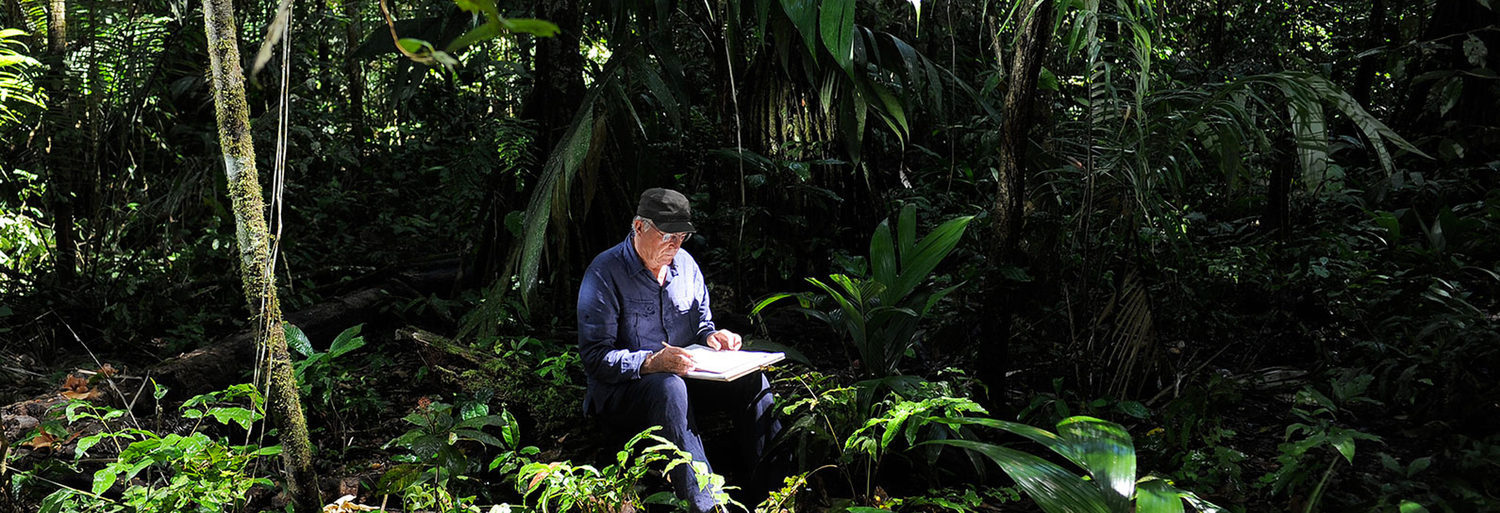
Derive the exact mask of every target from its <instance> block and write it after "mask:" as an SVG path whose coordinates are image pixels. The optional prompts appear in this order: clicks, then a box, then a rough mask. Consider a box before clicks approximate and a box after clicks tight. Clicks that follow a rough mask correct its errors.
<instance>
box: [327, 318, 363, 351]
mask: <svg viewBox="0 0 1500 513" xmlns="http://www.w3.org/2000/svg"><path fill="white" fill-rule="evenodd" d="M364 327H365V325H363V324H356V325H354V326H351V327H350V328H349V329H346V330H344V331H343V332H342V333H339V336H337V337H334V339H333V344H330V345H329V346H328V357H329V358H338V357H340V356H343V355H344V354H345V353H348V352H350V351H353V350H355V349H359V348H361V347H364V346H365V338H364V337H361V336H359V332H360V330H362V329H364Z"/></svg>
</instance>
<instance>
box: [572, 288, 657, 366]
mask: <svg viewBox="0 0 1500 513" xmlns="http://www.w3.org/2000/svg"><path fill="white" fill-rule="evenodd" d="M606 280H607V278H606V277H605V276H604V274H603V272H602V271H601V270H600V269H598V268H592V267H591V268H590V269H589V270H588V272H587V273H585V274H584V277H583V283H582V284H581V285H580V286H579V288H578V353H579V357H580V359H582V360H583V370H584V372H587V373H588V375H589V377H590V378H592V379H593V380H595V381H598V382H601V383H619V382H621V381H626V380H630V379H637V378H640V376H641V364H642V363H644V362H645V361H646V356H648V355H650V354H651V352H650V351H632V350H628V349H619V348H617V347H616V341H617V340H618V339H617V337H618V334H619V322H620V298H619V296H618V295H617V294H615V292H614V290H613V287H611V286H610V285H609V282H608V281H606Z"/></svg>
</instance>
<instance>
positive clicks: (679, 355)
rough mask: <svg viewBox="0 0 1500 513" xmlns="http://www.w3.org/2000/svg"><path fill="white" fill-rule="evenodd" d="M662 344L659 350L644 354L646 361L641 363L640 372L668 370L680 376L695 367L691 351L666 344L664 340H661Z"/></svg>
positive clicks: (649, 372)
mask: <svg viewBox="0 0 1500 513" xmlns="http://www.w3.org/2000/svg"><path fill="white" fill-rule="evenodd" d="M662 346H664V347H662V348H661V350H660V351H657V352H655V353H651V354H649V355H647V356H646V361H645V362H642V363H641V374H651V373H656V372H670V373H672V374H676V375H679V376H681V375H683V374H687V373H688V372H691V371H692V370H693V369H695V368H696V366H695V365H693V355H692V353H689V352H687V350H686V349H683V348H680V347H677V346H673V345H667V343H666V342H662Z"/></svg>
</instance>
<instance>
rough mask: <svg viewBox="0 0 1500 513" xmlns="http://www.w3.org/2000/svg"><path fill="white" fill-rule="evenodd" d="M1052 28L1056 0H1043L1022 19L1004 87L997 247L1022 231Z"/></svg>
mask: <svg viewBox="0 0 1500 513" xmlns="http://www.w3.org/2000/svg"><path fill="white" fill-rule="evenodd" d="M1051 28H1052V0H1040V1H1038V2H1037V7H1036V10H1035V11H1034V12H1032V13H1031V14H1030V15H1029V16H1027V17H1026V18H1025V20H1024V21H1022V23H1021V27H1020V31H1021V32H1020V35H1019V36H1018V37H1017V38H1016V43H1015V48H1013V49H1012V51H1011V56H1012V57H1011V64H1010V77H1009V78H1010V86H1009V88H1008V89H1006V91H1005V106H1004V112H1005V121H1004V122H1003V123H1002V124H1001V126H1000V159H999V160H1000V164H999V168H1000V169H999V174H1000V180H999V184H998V185H999V187H998V190H997V191H996V193H995V205H994V208H993V209H992V210H991V213H992V214H993V215H994V217H995V223H994V225H993V230H994V233H993V235H994V239H993V241H994V243H995V249H1000V250H1001V251H1000V253H999V255H1009V254H1010V253H1011V252H1012V251H1014V249H1015V247H1016V239H1017V238H1018V237H1019V235H1020V232H1021V218H1022V215H1023V211H1022V206H1023V205H1024V204H1025V200H1026V172H1025V170H1023V169H1021V161H1022V160H1023V157H1024V156H1025V152H1026V138H1027V135H1029V131H1030V128H1031V124H1032V118H1033V116H1032V111H1033V110H1034V105H1035V103H1036V91H1037V89H1036V87H1037V77H1038V75H1040V74H1041V70H1042V59H1043V58H1044V57H1045V56H1046V55H1047V42H1048V40H1049V39H1050V33H1051V32H1050V31H1051Z"/></svg>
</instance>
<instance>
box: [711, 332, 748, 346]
mask: <svg viewBox="0 0 1500 513" xmlns="http://www.w3.org/2000/svg"><path fill="white" fill-rule="evenodd" d="M741 341H742V339H741V338H740V335H739V334H738V333H735V332H733V331H729V330H719V331H715V332H713V333H709V334H708V347H711V348H714V349H716V350H719V351H739V350H740V342H741Z"/></svg>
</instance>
